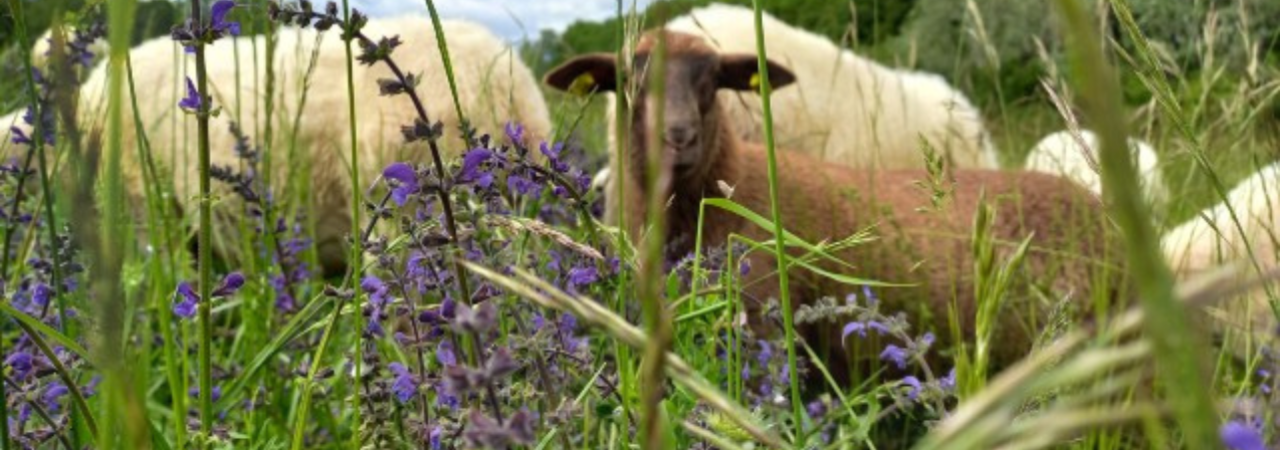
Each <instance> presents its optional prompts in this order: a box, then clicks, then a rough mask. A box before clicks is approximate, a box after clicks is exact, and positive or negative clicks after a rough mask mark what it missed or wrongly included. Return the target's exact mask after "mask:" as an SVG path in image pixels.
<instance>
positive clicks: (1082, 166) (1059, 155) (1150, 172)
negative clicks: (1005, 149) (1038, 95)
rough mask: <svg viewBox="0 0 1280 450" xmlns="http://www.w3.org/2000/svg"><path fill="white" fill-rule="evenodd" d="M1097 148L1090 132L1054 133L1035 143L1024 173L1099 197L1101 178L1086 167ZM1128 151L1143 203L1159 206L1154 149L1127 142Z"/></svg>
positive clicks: (1161, 196)
mask: <svg viewBox="0 0 1280 450" xmlns="http://www.w3.org/2000/svg"><path fill="white" fill-rule="evenodd" d="M1077 138H1078V139H1077ZM1098 147H1099V143H1098V136H1097V135H1095V134H1093V132H1091V131H1088V130H1081V131H1080V133H1079V135H1078V136H1074V135H1072V133H1071V132H1070V131H1066V130H1064V131H1058V132H1056V133H1053V134H1050V135H1048V136H1045V138H1044V139H1041V140H1040V142H1038V143H1036V145H1035V147H1033V148H1032V149H1031V154H1030V155H1028V156H1027V163H1026V169H1027V170H1033V171H1037V172H1044V173H1050V174H1055V175H1060V176H1064V177H1067V178H1069V179H1071V180H1072V181H1075V182H1076V183H1079V184H1080V185H1081V186H1084V187H1087V188H1089V190H1090V191H1093V193H1094V194H1097V195H1102V178H1101V177H1100V176H1099V174H1098V171H1097V169H1096V168H1095V166H1094V164H1093V163H1090V160H1093V161H1097V155H1098ZM1129 151H1130V152H1131V153H1132V154H1133V155H1134V156H1135V157H1136V158H1137V162H1138V171H1139V173H1140V174H1141V177H1142V178H1141V179H1140V180H1139V181H1140V183H1141V185H1142V189H1143V194H1144V195H1145V197H1146V199H1147V201H1148V202H1150V204H1152V205H1159V204H1162V203H1163V202H1164V200H1165V197H1166V195H1167V191H1166V190H1165V186H1164V180H1163V179H1162V178H1161V176H1160V159H1159V157H1158V156H1156V152H1155V149H1153V148H1151V145H1149V144H1147V143H1146V142H1143V141H1141V140H1139V139H1129ZM1086 152H1087V153H1086Z"/></svg>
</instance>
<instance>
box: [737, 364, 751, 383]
mask: <svg viewBox="0 0 1280 450" xmlns="http://www.w3.org/2000/svg"><path fill="white" fill-rule="evenodd" d="M739 375H741V376H742V380H743V381H746V380H750V379H751V363H749V362H748V363H742V373H741V374H739Z"/></svg>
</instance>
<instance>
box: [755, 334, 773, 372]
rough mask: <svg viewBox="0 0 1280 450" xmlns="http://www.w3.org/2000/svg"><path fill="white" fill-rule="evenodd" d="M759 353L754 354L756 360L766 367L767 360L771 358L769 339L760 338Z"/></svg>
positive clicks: (771, 349)
mask: <svg viewBox="0 0 1280 450" xmlns="http://www.w3.org/2000/svg"><path fill="white" fill-rule="evenodd" d="M757 342H759V343H760V353H759V354H757V355H756V362H758V363H760V365H761V366H765V367H768V365H769V360H770V359H773V346H771V345H769V341H765V340H760V341H757Z"/></svg>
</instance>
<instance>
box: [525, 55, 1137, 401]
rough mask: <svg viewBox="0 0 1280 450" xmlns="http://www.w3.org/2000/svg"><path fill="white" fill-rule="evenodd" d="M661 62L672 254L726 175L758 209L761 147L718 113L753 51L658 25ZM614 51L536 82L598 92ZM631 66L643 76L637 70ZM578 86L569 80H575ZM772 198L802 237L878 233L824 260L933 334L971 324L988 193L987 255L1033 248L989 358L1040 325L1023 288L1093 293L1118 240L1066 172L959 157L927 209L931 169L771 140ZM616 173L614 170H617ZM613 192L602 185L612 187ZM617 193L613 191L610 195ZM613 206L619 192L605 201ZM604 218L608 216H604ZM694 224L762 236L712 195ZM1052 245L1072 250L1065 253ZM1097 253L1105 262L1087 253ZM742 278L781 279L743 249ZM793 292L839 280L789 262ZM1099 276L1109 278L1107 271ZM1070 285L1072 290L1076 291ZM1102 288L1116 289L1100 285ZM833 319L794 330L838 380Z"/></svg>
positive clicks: (781, 76) (720, 240) (641, 114)
mask: <svg viewBox="0 0 1280 450" xmlns="http://www.w3.org/2000/svg"><path fill="white" fill-rule="evenodd" d="M664 33H665V36H666V46H667V49H668V51H667V53H668V59H667V69H666V94H665V98H664V101H665V111H666V112H665V117H666V123H665V124H664V125H663V126H664V130H665V135H666V136H667V138H666V139H665V141H666V142H665V145H664V146H663V155H662V159H663V165H662V167H663V170H666V171H669V172H667V173H666V174H665V175H669V176H670V178H669V179H670V182H669V184H668V186H669V188H667V189H665V190H663V191H662V192H661V194H660V195H662V196H663V198H669V199H670V201H669V203H668V210H667V223H668V231H667V245H668V248H669V249H670V250H671V251H672V253H671V254H669V256H671V255H677V256H678V255H684V254H686V253H688V252H690V251H692V250H693V242H694V239H693V236H694V234H695V233H696V231H697V230H696V227H697V219H698V209H699V204H700V202H701V201H702V200H703V199H705V198H716V197H723V196H724V193H722V189H721V188H720V187H719V184H720V181H723V182H724V183H726V184H728V185H729V186H733V187H734V188H733V193H732V200H733V201H735V202H737V203H739V204H742V205H744V206H746V207H748V208H750V209H751V210H753V211H755V212H757V213H760V214H762V215H764V216H768V215H769V214H768V213H769V205H770V203H769V197H768V181H767V169H766V164H767V159H766V158H767V157H766V153H765V150H764V149H763V147H761V146H760V145H757V144H752V143H747V142H743V141H740V140H739V139H738V138H737V137H736V136H735V135H734V134H733V132H732V131H731V129H730V128H729V126H728V125H727V123H726V121H725V120H724V118H723V112H722V109H721V105H719V104H718V102H717V100H716V91H717V89H734V90H739V91H747V90H750V89H752V81H751V80H752V78H753V77H754V76H756V74H757V60H756V56H755V55H750V54H741V55H731V54H730V55H717V53H716V52H715V51H714V49H712V48H711V47H710V46H708V45H707V44H706V43H705V42H704V41H702V39H701V38H698V37H695V36H693V35H688V34H684V33H677V32H671V31H666V32H664ZM656 36H657V34H656V32H649V33H646V34H645V35H644V36H643V37H642V38H641V39H640V41H639V43H638V45H637V47H636V55H635V56H636V58H635V61H636V65H637V69H636V73H640V72H641V71H642V70H643V65H644V64H645V63H646V62H647V61H648V59H649V58H648V56H649V53H650V51H651V50H652V49H653V46H654V45H655V41H656ZM614 61H615V59H614V56H613V55H611V54H592V55H584V56H580V57H578V58H575V59H573V60H571V61H568V62H566V63H565V64H564V65H562V66H560V67H558V68H556V69H554V70H552V71H551V72H550V73H549V74H548V75H547V77H546V80H545V82H546V83H547V84H549V85H550V86H553V87H555V88H558V89H561V90H568V89H569V88H570V87H571V85H574V84H575V83H576V84H577V85H578V86H581V85H582V84H584V83H586V82H590V83H593V84H594V86H592V87H593V88H594V89H597V90H600V91H612V90H615V89H616V87H617V86H615V83H614V80H615V62H614ZM768 68H769V74H768V75H769V79H770V81H771V83H772V84H773V86H774V87H775V88H780V87H783V86H785V85H787V84H789V83H790V82H792V81H793V80H794V78H793V76H792V74H791V73H790V72H789V71H788V70H787V69H786V68H784V67H782V66H780V65H778V64H776V63H774V62H772V61H770V62H769V63H768ZM636 78H643V77H639V76H637V77H636ZM576 89H577V87H575V90H576ZM643 91H644V90H643V89H641V93H640V95H636V96H635V101H634V103H633V105H632V108H633V113H634V114H633V117H634V118H635V119H634V122H633V123H632V124H631V127H632V136H633V140H632V142H631V146H630V150H629V155H630V156H629V158H628V162H629V167H628V170H627V173H625V174H624V176H623V177H622V179H623V180H625V181H624V182H626V183H628V184H627V188H628V192H629V193H630V194H628V195H636V196H637V197H636V198H634V199H632V200H631V201H630V202H628V203H627V204H626V205H625V206H623V207H625V208H627V209H626V211H627V217H628V222H629V224H628V226H627V227H626V228H627V231H628V233H630V235H631V236H632V238H633V239H635V240H636V241H637V242H638V241H639V239H640V238H641V234H640V232H641V228H642V227H641V225H640V224H641V222H642V221H643V217H644V213H645V210H644V202H643V201H640V200H638V199H639V198H642V196H643V195H644V191H643V188H642V186H643V185H642V183H641V182H640V181H639V180H642V179H643V178H642V177H641V175H642V170H643V169H642V168H643V167H644V166H645V164H644V162H645V158H646V152H645V151H644V149H646V148H647V146H646V134H647V131H646V130H649V129H650V127H651V125H652V124H651V123H650V120H651V118H650V114H649V111H647V110H646V106H647V105H646V97H647V95H646V94H645V93H644V92H643ZM777 158H778V160H777V163H778V184H779V203H780V206H781V208H782V210H781V216H782V218H783V223H784V225H785V226H786V228H787V229H788V230H789V231H791V232H793V233H795V234H796V235H798V236H799V237H801V238H803V239H806V240H808V241H810V242H817V241H824V240H825V241H833V240H837V239H840V238H843V237H846V236H849V235H851V234H853V233H855V232H858V231H860V230H864V229H867V228H868V227H874V233H875V234H876V235H877V239H876V240H874V241H872V242H870V243H866V244H862V245H859V246H856V247H853V248H850V249H848V250H844V251H842V252H841V253H840V254H839V256H840V258H841V259H842V260H843V261H847V262H848V263H849V264H851V265H853V266H854V268H853V269H852V270H850V269H848V268H847V267H842V266H837V265H826V266H824V268H825V269H828V270H835V271H838V272H843V273H846V274H848V275H851V276H858V277H862V278H869V279H874V280H881V281H886V282H897V283H908V284H911V283H914V284H913V286H911V287H903V288H892V289H885V290H883V292H882V294H881V297H883V300H882V302H883V303H882V305H883V308H887V309H888V310H890V311H906V312H908V313H909V314H910V315H911V317H912V318H913V319H916V320H915V327H916V329H917V330H918V331H919V330H920V328H924V329H931V330H934V331H936V332H937V334H938V336H940V337H942V338H944V339H942V340H943V341H947V339H945V337H948V336H950V334H951V333H949V332H948V330H949V328H948V325H947V323H948V322H947V321H948V308H949V307H950V306H951V305H952V302H953V301H954V304H955V305H956V306H957V308H958V313H959V315H960V316H959V319H960V322H961V329H962V332H963V333H964V336H965V337H966V338H968V337H971V336H972V335H973V333H974V317H975V308H976V306H977V305H976V301H975V293H974V269H973V266H974V257H973V255H972V249H971V244H972V239H971V237H972V235H973V231H974V213H975V211H977V208H978V206H979V202H980V201H981V199H982V198H983V196H984V193H985V198H987V199H988V201H989V202H991V203H993V204H994V207H995V211H996V221H995V223H994V224H993V230H994V231H993V232H994V235H995V238H996V239H997V240H998V242H999V244H997V248H998V250H997V255H996V258H997V259H996V261H997V264H1002V263H1003V261H1004V260H1005V259H1006V258H1007V256H1008V254H1010V253H1012V250H1013V249H1014V248H1015V247H1016V245H1017V243H1019V242H1020V241H1022V240H1024V239H1025V238H1027V237H1028V236H1033V238H1032V244H1031V246H1032V247H1031V248H1032V249H1031V250H1030V251H1029V252H1028V254H1027V257H1026V259H1025V261H1024V264H1023V267H1024V270H1022V271H1021V272H1020V275H1019V276H1018V280H1019V281H1020V282H1019V283H1017V284H1016V287H1017V288H1016V289H1014V290H1013V291H1012V292H1010V293H1009V294H1008V295H1010V297H1009V299H1008V301H1007V302H1006V305H1007V306H1006V308H1005V309H1004V310H1003V311H1002V316H1001V317H1002V318H1001V321H1000V325H999V329H998V334H997V335H996V336H995V338H994V340H993V342H994V343H995V345H996V348H994V349H993V358H994V360H995V361H996V362H997V364H1000V363H1001V362H1006V363H1007V362H1011V361H1013V360H1014V359H1016V358H1017V357H1020V356H1021V355H1023V354H1025V353H1026V352H1027V351H1028V350H1029V349H1030V345H1031V342H1032V341H1033V340H1034V338H1035V337H1036V336H1037V335H1038V334H1040V333H1039V331H1040V329H1041V328H1040V327H1043V326H1044V321H1045V317H1046V316H1047V314H1046V313H1045V311H1046V310H1047V309H1048V308H1046V307H1044V305H1039V304H1035V303H1033V302H1032V299H1033V298H1035V297H1033V296H1032V295H1031V289H1030V287H1031V286H1033V285H1035V286H1041V287H1044V288H1047V289H1049V290H1050V291H1051V292H1053V293H1056V294H1062V295H1069V296H1071V297H1073V298H1076V299H1084V298H1091V297H1090V292H1089V288H1090V286H1089V283H1090V281H1092V280H1095V279H1096V278H1095V275H1097V274H1098V273H1102V272H1104V271H1105V272H1106V273H1108V275H1116V274H1118V273H1119V271H1118V270H1115V269H1116V266H1115V265H1113V264H1107V263H1114V262H1117V261H1118V259H1116V258H1112V256H1113V255H1114V254H1115V251H1116V250H1117V249H1118V247H1119V243H1118V241H1117V240H1116V239H1114V237H1115V236H1116V234H1115V233H1113V232H1111V231H1110V227H1109V225H1108V224H1106V222H1105V219H1104V215H1103V212H1102V206H1101V204H1100V203H1099V202H1098V201H1097V200H1096V199H1095V197H1094V196H1092V195H1091V194H1089V193H1088V192H1087V191H1085V190H1083V189H1081V188H1079V187H1077V186H1075V185H1074V184H1073V183H1071V182H1070V181H1067V180H1065V179H1062V178H1059V177H1054V176H1050V175H1044V174H1036V173H1027V172H1002V171H989V170H958V171H954V172H953V173H950V174H948V175H947V178H948V181H949V182H950V187H951V189H952V192H950V193H949V194H948V195H947V197H946V199H945V203H944V206H943V207H941V208H938V209H932V210H927V211H922V210H920V207H922V206H927V205H929V204H930V200H931V196H930V194H929V192H928V191H926V190H924V189H921V188H920V187H919V186H916V185H915V184H916V182H917V181H919V180H926V179H928V178H929V174H928V173H927V172H925V171H923V170H894V171H874V170H859V169H851V168H845V167H843V166H838V165H834V164H829V163H824V162H821V161H819V160H816V159H811V158H810V157H807V156H805V155H803V154H802V153H799V152H788V151H779V152H777ZM615 173H616V170H615ZM613 194H614V192H607V193H606V195H609V196H612V195H613ZM607 201H608V202H611V203H615V204H616V203H617V199H616V198H607ZM615 206H616V205H615ZM611 220H612V218H611ZM704 220H705V224H704V230H703V236H704V237H703V239H704V243H705V245H706V246H708V247H710V246H720V245H724V244H725V243H726V241H727V240H728V237H729V235H730V234H734V233H736V234H741V235H745V236H747V237H749V238H752V239H755V240H757V241H762V240H765V239H768V238H769V236H770V235H771V231H772V230H764V229H761V228H759V227H757V226H754V225H752V224H751V223H750V222H748V221H747V220H745V219H743V218H741V217H739V216H737V215H734V214H732V213H728V212H725V211H722V210H719V209H717V208H707V213H706V216H705V219H704ZM1063 255H1070V256H1066V257H1064V256H1063ZM1099 262H1102V263H1103V264H1098V263H1099ZM750 263H751V265H752V270H751V275H750V276H751V277H754V279H752V280H748V281H747V283H746V285H747V287H746V288H745V291H744V294H745V295H744V298H747V299H754V303H756V304H757V305H758V303H759V300H760V299H765V298H769V297H771V296H776V294H777V289H778V284H777V280H776V279H775V278H774V277H773V276H772V275H773V274H772V272H774V268H775V267H776V264H775V263H774V260H773V257H772V255H771V254H768V253H765V252H756V253H755V254H754V256H751V260H750ZM790 275H791V277H790V279H791V282H790V284H791V286H792V291H791V297H792V299H793V301H792V303H793V305H801V304H805V303H812V302H813V301H814V300H815V299H817V298H818V296H819V295H834V294H839V293H841V292H842V290H849V289H850V288H849V287H848V286H840V285H838V284H836V283H834V282H831V281H829V280H828V279H826V278H822V277H819V276H817V275H815V274H813V273H812V272H810V271H807V270H803V269H796V270H792V271H791V272H790ZM1105 286H1107V287H1108V288H1113V287H1115V286H1118V284H1117V283H1115V282H1112V283H1108V284H1105ZM1073 289H1074V290H1073ZM1107 298H1108V299H1110V298H1113V297H1112V296H1111V295H1110V294H1108V297H1107ZM757 305H749V306H748V309H749V311H750V312H751V316H752V319H751V321H752V323H753V327H754V328H755V329H757V330H759V331H763V332H773V331H776V328H775V327H764V326H762V325H761V324H760V322H761V321H760V320H759V317H758V316H759V315H760V314H758V313H757V311H758V307H756V306H757ZM842 325H843V324H842V323H834V322H833V323H831V324H827V325H821V326H807V327H804V329H802V330H801V331H802V332H803V333H804V334H805V335H806V336H807V337H808V339H810V340H809V342H816V343H818V344H819V345H818V349H819V351H820V352H823V351H825V352H827V353H828V354H827V355H826V358H825V360H826V363H827V364H828V366H830V367H831V368H832V369H833V374H835V375H836V376H837V378H838V379H842V380H848V378H847V373H846V371H845V369H847V368H848V367H849V365H848V358H847V355H846V354H845V352H844V351H842V350H840V346H839V340H840V335H839V333H840V328H841V326H842Z"/></svg>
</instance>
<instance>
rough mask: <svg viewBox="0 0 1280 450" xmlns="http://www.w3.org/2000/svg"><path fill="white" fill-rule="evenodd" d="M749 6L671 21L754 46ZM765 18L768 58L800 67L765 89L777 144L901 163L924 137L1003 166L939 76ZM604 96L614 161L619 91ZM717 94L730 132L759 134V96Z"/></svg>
mask: <svg viewBox="0 0 1280 450" xmlns="http://www.w3.org/2000/svg"><path fill="white" fill-rule="evenodd" d="M753 14H754V13H753V12H752V11H751V9H749V8H745V7H740V6H731V5H723V4H715V5H710V6H705V7H701V8H696V9H694V10H692V11H690V12H689V14H688V15H685V16H682V17H679V18H676V19H675V20H673V21H671V22H670V23H668V24H667V29H669V30H671V31H680V32H685V33H689V34H692V35H695V36H700V37H702V38H704V39H706V40H707V41H708V42H710V45H711V46H712V47H713V48H715V49H716V51H717V52H718V53H720V54H733V53H752V54H754V53H756V47H755V42H756V41H755V25H754V23H755V22H754V20H755V19H754V15H753ZM763 21H764V30H765V45H766V51H767V52H768V55H769V58H770V59H773V60H774V61H777V62H779V63H781V64H783V65H785V66H787V67H788V68H790V69H791V70H792V71H793V73H795V75H796V82H795V83H794V84H793V85H791V86H787V87H786V88H783V89H778V90H776V91H774V92H773V94H772V97H771V100H772V104H771V105H772V113H773V114H772V116H773V124H774V128H773V129H774V133H775V134H774V141H775V143H776V144H777V146H778V148H788V149H795V150H797V151H802V152H806V153H808V154H810V155H813V156H815V157H818V158H822V159H824V160H826V161H830V162H835V163H840V164H844V165H847V166H851V167H874V168H881V169H905V168H921V167H924V158H923V156H922V155H923V152H922V144H921V143H922V141H927V142H928V143H929V145H930V146H931V147H932V148H933V149H934V150H935V151H936V152H937V153H938V154H939V155H943V156H945V157H947V159H948V161H949V163H950V166H952V167H956V168H993V169H994V168H997V167H999V160H998V156H997V152H996V149H995V147H994V145H993V143H992V141H991V138H990V136H989V135H988V134H987V131H986V129H985V128H984V127H983V124H982V114H981V113H980V112H979V111H978V110H977V109H975V108H974V107H973V106H972V105H971V104H970V103H969V100H968V99H967V98H966V97H965V96H964V94H962V93H960V92H959V91H957V90H955V89H953V88H952V87H951V86H950V85H949V84H947V82H946V80H944V79H943V78H942V77H940V76H938V75H934V74H929V73H923V72H911V71H906V70H899V69H893V68H889V67H885V66H883V65H880V64H878V63H876V62H874V61H871V60H870V59H866V58H863V57H861V56H858V55H857V54H854V53H853V52H851V51H848V50H844V49H841V48H840V47H838V46H836V44H835V43H833V42H831V41H830V40H829V39H827V38H825V37H822V36H819V35H817V34H814V33H810V32H808V31H805V30H802V29H799V28H796V27H793V26H791V25H788V24H786V23H785V22H782V21H780V20H778V19H776V18H774V17H773V16H771V15H769V14H767V13H766V14H764V17H763ZM605 94H606V95H605V101H606V105H605V111H606V113H605V114H606V119H605V122H606V124H607V127H608V139H607V142H608V145H609V155H610V161H611V164H610V167H613V164H612V159H613V156H614V154H615V153H616V152H615V151H614V149H616V148H617V138H616V136H617V132H616V130H615V128H614V127H615V125H616V124H615V120H614V112H615V109H616V108H615V104H616V103H615V102H616V98H615V97H614V94H613V93H605ZM718 96H719V99H718V100H719V102H720V104H721V105H724V106H723V108H724V110H725V117H726V118H727V120H728V121H729V123H730V127H731V129H732V130H733V132H734V134H736V135H738V137H739V138H741V139H743V140H745V141H748V142H763V141H764V136H763V130H764V128H763V123H764V122H763V112H762V110H761V103H760V98H759V96H758V95H755V93H754V92H752V93H744V92H733V91H721V92H720V93H719V94H718ZM611 180H612V178H611V176H610V169H609V168H606V169H602V170H601V171H600V172H597V173H596V176H595V177H594V178H593V180H592V183H593V187H595V188H597V189H607V190H610V191H612V190H613V188H612V187H611V186H612V184H611ZM605 214H606V217H609V216H611V215H612V214H613V212H612V210H610V211H606V213H605Z"/></svg>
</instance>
